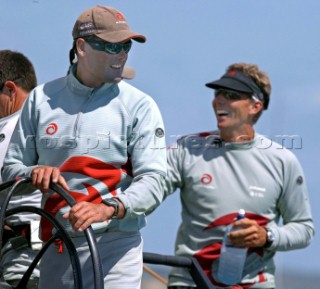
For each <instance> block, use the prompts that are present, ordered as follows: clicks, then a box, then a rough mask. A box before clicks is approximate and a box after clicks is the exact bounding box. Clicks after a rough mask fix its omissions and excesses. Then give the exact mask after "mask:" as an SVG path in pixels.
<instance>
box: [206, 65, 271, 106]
mask: <svg viewBox="0 0 320 289" xmlns="http://www.w3.org/2000/svg"><path fill="white" fill-rule="evenodd" d="M206 86H207V87H209V88H212V89H221V88H223V89H230V90H235V91H238V92H243V93H248V94H251V95H254V96H255V97H256V98H258V99H259V100H261V101H262V103H263V109H264V110H266V109H267V108H268V104H269V100H268V99H266V98H265V96H264V94H263V92H262V91H261V89H260V88H259V86H258V85H257V84H256V83H255V82H254V80H253V79H252V78H251V77H250V76H248V75H245V74H244V73H242V72H240V71H237V70H231V71H228V72H227V73H226V74H224V75H223V76H222V77H221V78H220V79H218V80H215V81H212V82H208V83H206Z"/></svg>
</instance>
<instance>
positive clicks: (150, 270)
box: [143, 264, 168, 286]
mask: <svg viewBox="0 0 320 289" xmlns="http://www.w3.org/2000/svg"><path fill="white" fill-rule="evenodd" d="M143 270H145V271H147V272H148V273H149V274H150V275H152V276H153V277H154V278H156V279H157V280H158V281H160V282H161V283H162V284H164V285H166V286H167V285H168V281H167V280H166V279H164V278H163V277H162V276H160V275H159V274H158V273H156V272H154V271H153V270H152V269H151V268H149V267H148V266H146V265H144V264H143Z"/></svg>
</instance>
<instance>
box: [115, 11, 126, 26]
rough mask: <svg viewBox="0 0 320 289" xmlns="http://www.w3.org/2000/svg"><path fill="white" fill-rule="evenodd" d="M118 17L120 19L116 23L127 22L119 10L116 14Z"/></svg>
mask: <svg viewBox="0 0 320 289" xmlns="http://www.w3.org/2000/svg"><path fill="white" fill-rule="evenodd" d="M116 18H117V19H118V20H119V21H116V24H124V23H127V22H126V20H125V18H124V16H123V15H122V14H121V13H120V12H117V14H116Z"/></svg>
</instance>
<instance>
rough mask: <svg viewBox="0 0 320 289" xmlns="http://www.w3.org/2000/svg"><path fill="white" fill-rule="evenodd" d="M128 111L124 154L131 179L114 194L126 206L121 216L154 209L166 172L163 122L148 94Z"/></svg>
mask: <svg viewBox="0 0 320 289" xmlns="http://www.w3.org/2000/svg"><path fill="white" fill-rule="evenodd" d="M137 106H138V108H137V109H135V112H134V114H133V115H132V121H131V122H132V128H131V133H130V134H129V135H130V137H129V139H128V156H129V159H130V161H131V164H132V174H133V181H132V183H131V184H130V186H129V187H128V188H127V189H126V190H125V191H124V192H123V194H120V195H118V196H117V197H118V198H119V199H120V200H121V202H122V203H123V204H124V206H125V208H126V216H125V218H131V217H135V216H139V215H142V214H145V213H146V212H147V211H149V210H154V209H155V208H156V207H157V206H159V204H160V203H161V201H162V199H163V183H164V178H165V176H166V173H167V164H166V143H165V134H164V125H163V121H162V117H161V114H160V111H159V109H158V107H157V105H156V103H155V102H154V101H153V100H152V99H151V98H149V97H148V98H144V99H142V101H141V102H140V103H139V104H138V105H137Z"/></svg>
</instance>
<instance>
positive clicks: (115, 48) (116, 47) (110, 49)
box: [105, 41, 132, 54]
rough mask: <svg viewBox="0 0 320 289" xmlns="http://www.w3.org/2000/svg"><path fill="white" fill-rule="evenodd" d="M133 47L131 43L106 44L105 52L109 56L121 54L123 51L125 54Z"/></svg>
mask: <svg viewBox="0 0 320 289" xmlns="http://www.w3.org/2000/svg"><path fill="white" fill-rule="evenodd" d="M131 45H132V42H131V41H129V42H126V43H105V51H106V52H107V53H109V54H119V53H120V52H121V51H122V49H123V50H124V52H125V53H128V52H129V51H130V49H131Z"/></svg>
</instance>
